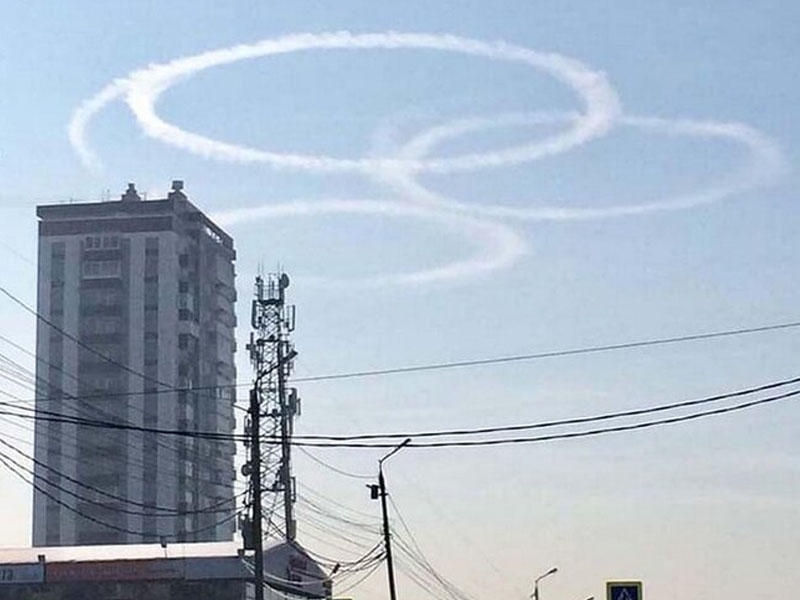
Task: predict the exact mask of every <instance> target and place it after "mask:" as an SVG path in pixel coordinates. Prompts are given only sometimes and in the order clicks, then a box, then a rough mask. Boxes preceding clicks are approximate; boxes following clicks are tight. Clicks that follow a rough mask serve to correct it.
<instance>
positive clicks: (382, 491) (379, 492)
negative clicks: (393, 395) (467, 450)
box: [367, 438, 411, 600]
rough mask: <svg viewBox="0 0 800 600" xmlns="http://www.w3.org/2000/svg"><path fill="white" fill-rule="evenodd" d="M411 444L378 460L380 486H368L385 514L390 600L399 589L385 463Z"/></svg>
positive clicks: (403, 444) (399, 446)
mask: <svg viewBox="0 0 800 600" xmlns="http://www.w3.org/2000/svg"><path fill="white" fill-rule="evenodd" d="M410 442H411V438H406V439H405V440H403V441H402V442H401V443H400V444H399V445H398V446H397V447H396V448H393V449H392V451H391V452H389V453H388V454H387V455H386V456H384V457H383V458H381V459H380V460H378V485H374V484H373V485H368V486H367V487H368V488H370V496H371V497H372V499H373V500H377V499H378V498H380V500H381V511H382V512H383V542H384V546H385V547H386V571H387V575H388V576H389V598H390V600H397V588H396V587H395V583H394V562H393V560H392V537H391V534H390V533H389V513H388V510H387V508H386V496H387V493H386V480H385V479H384V477H383V463H384V461H386V459H388V458H389V457H390V456H392V455H393V454H394V453H395V452H398V451H399V450H400V449H401V448H402V447H403V446H406V445H407V444H409V443H410Z"/></svg>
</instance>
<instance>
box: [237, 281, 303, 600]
mask: <svg viewBox="0 0 800 600" xmlns="http://www.w3.org/2000/svg"><path fill="white" fill-rule="evenodd" d="M288 287H289V277H288V275H286V274H285V273H272V274H270V275H269V276H268V277H267V279H266V281H265V280H264V278H262V277H261V276H258V277H256V284H255V298H254V299H253V308H252V313H251V319H250V321H251V325H252V328H253V331H252V332H251V333H250V343H249V344H248V345H247V350H248V351H249V352H250V361H251V362H252V364H253V371H254V373H255V378H254V382H253V388H252V389H251V390H250V411H249V417H248V419H247V421H246V424H245V433H246V435H247V437H248V439H249V442H248V443H247V446H248V447H249V449H250V456H249V459H250V460H249V461H248V462H247V463H246V464H245V465H244V468H243V473H244V474H245V475H246V476H249V477H250V494H251V497H250V504H251V506H252V513H251V514H252V520H245V522H244V523H243V526H242V532H243V535H244V538H245V540H244V541H245V549H250V550H254V551H255V552H254V560H255V575H256V577H255V579H256V586H255V587H256V590H255V591H256V599H257V600H260V599H261V598H263V538H264V536H265V535H268V533H269V531H266V532H265V531H264V528H263V525H264V523H265V522H266V523H267V526H269V525H270V524H271V523H272V515H271V514H270V515H265V514H264V510H263V506H264V504H265V503H264V501H263V498H262V495H263V493H264V492H267V493H269V494H275V495H277V497H276V498H275V502H270V503H269V505H270V506H273V507H274V506H277V505H278V500H279V499H280V500H282V502H283V515H284V519H283V522H284V528H283V536H284V537H285V539H286V540H288V541H293V540H294V539H295V534H296V529H297V528H296V524H295V519H294V503H295V497H296V493H295V481H294V477H292V470H291V443H290V441H291V437H292V431H293V424H294V417H295V415H298V414H299V413H300V400H299V398H298V397H297V390H296V389H295V388H290V389H287V386H286V381H287V379H288V378H289V375H290V374H291V371H292V367H293V360H294V357H295V356H296V355H297V352H296V351H295V349H294V346H293V345H292V343H291V341H290V339H289V335H290V333H291V332H292V331H294V323H295V307H294V306H293V305H287V304H286V302H285V293H286V288H288ZM248 521H249V522H248Z"/></svg>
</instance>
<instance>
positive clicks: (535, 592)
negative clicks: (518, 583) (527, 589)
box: [531, 567, 558, 600]
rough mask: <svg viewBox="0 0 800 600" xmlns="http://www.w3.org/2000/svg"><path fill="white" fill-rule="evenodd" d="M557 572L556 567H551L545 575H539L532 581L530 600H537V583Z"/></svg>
mask: <svg viewBox="0 0 800 600" xmlns="http://www.w3.org/2000/svg"><path fill="white" fill-rule="evenodd" d="M557 571H558V567H553V568H552V569H550V570H549V571H548V572H547V573H544V574H543V575H539V576H538V577H537V578H536V579H534V580H533V593H532V594H531V598H533V600H539V582H540V581H541V580H542V579H544V578H545V577H547V576H549V575H552V574H554V573H556V572H557Z"/></svg>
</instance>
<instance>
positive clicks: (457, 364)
mask: <svg viewBox="0 0 800 600" xmlns="http://www.w3.org/2000/svg"><path fill="white" fill-rule="evenodd" d="M797 327H800V321H789V322H786V323H776V324H772V325H762V326H759V327H747V328H741V329H729V330H725V331H712V332H708V333H697V334H691V335H681V336H675V337H667V338H655V339H650V340H641V341H634V342H622V343H619V344H604V345H600V346H586V347H582V348H571V349H568V350H552V351H547V352H537V353H532V354H517V355H512V356H499V357H493V358H478V359H474V360H461V361H453V362H439V363H429V364H423V365H411V366H407V367H392V368H387V369H372V370H364V371H351V372H349V373H332V374H329V375H314V376H309V377H296V378H295V379H294V381H295V382H296V383H301V382H312V381H332V380H336V379H355V378H360V377H377V376H380V375H397V374H401V373H418V372H423V371H441V370H444V369H458V368H465V367H479V366H485V365H496V364H503V363H512V362H522V361H528V360H539V359H544V358H558V357H563V356H575V355H579V354H594V353H600V352H611V351H614V350H630V349H632V348H645V347H648V346H664V345H667V344H678V343H682V342H696V341H700V340H710V339H714V338H722V337H733V336H738V335H748V334H753V333H763V332H767V331H778V330H782V329H794V328H797Z"/></svg>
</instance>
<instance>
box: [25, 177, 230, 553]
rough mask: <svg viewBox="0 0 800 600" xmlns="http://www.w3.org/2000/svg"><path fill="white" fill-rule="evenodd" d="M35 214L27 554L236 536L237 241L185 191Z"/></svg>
mask: <svg viewBox="0 0 800 600" xmlns="http://www.w3.org/2000/svg"><path fill="white" fill-rule="evenodd" d="M37 216H38V217H39V250H38V253H39V255H38V309H37V310H38V313H39V315H40V319H39V320H38V326H37V333H36V354H37V382H38V386H37V387H38V390H37V394H36V396H37V404H36V408H37V410H38V411H39V412H40V415H41V416H45V417H46V416H48V415H50V416H53V415H66V416H67V417H68V418H67V419H66V420H64V419H60V418H53V419H50V420H45V419H40V420H38V421H37V423H36V431H35V459H36V460H35V467H34V468H35V478H36V487H35V489H34V499H33V544H34V546H59V545H77V544H81V545H85V544H129V543H146V542H154V541H159V540H162V539H166V540H167V541H169V542H175V541H221V540H229V539H231V538H232V535H233V530H234V526H235V522H234V518H233V517H234V509H235V506H234V494H233V481H234V478H235V472H234V454H235V450H236V449H235V444H234V442H233V441H230V440H216V439H202V438H197V437H194V436H193V435H192V432H216V433H221V434H231V433H233V431H234V428H235V419H234V415H233V403H234V400H235V387H234V384H235V380H236V372H235V366H234V352H235V341H234V328H235V325H236V319H235V314H234V302H235V300H236V292H235V287H234V261H235V257H236V254H235V250H234V247H233V240H232V239H231V237H230V236H228V235H227V234H226V233H225V232H224V231H222V229H220V228H219V227H218V226H216V225H215V224H214V223H213V222H212V221H211V220H210V219H209V218H208V217H207V216H205V215H204V214H203V213H202V212H201V211H200V210H198V209H197V208H196V207H195V206H194V205H192V204H191V202H189V200H188V199H187V197H186V195H185V194H184V192H183V183H182V182H180V181H175V182H173V184H172V191H171V192H170V193H169V194H168V196H167V198H165V199H160V200H142V198H141V197H140V196H139V194H138V193H137V191H136V189H135V186H134V185H133V184H130V185H129V186H128V190H127V191H126V192H125V194H123V195H122V197H121V198H120V200H118V201H111V202H99V203H74V204H59V205H45V206H38V207H37ZM109 422H111V423H118V424H121V425H123V427H122V428H117V429H114V428H108V427H97V426H95V425H96V424H97V423H109ZM128 425H131V426H133V427H134V428H143V429H144V430H145V431H141V430H138V429H129V428H127V426H128ZM153 429H155V430H170V431H180V432H185V435H172V434H164V433H156V432H153V431H147V430H153Z"/></svg>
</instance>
